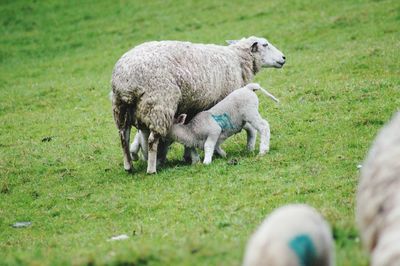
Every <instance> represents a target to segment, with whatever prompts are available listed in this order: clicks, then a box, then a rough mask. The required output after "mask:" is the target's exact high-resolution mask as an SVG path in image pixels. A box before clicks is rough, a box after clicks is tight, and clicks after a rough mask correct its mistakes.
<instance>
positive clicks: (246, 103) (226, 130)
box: [168, 83, 278, 164]
mask: <svg viewBox="0 0 400 266" xmlns="http://www.w3.org/2000/svg"><path fill="white" fill-rule="evenodd" d="M256 90H262V91H263V92H264V93H265V94H267V95H268V96H270V97H271V98H272V99H273V100H275V101H278V100H277V99H276V98H275V97H274V96H273V95H271V94H270V93H268V92H267V91H265V90H264V89H263V88H261V87H260V85H259V84H257V83H250V84H248V85H246V86H245V87H243V88H240V89H237V90H235V91H233V92H231V93H230V94H229V95H228V96H227V97H226V98H225V99H223V100H222V101H220V102H219V103H217V104H216V105H215V106H214V107H212V108H211V109H209V110H207V111H203V112H200V113H198V114H197V115H196V116H195V117H194V118H193V119H192V120H191V121H190V122H189V123H188V124H186V125H185V124H184V122H185V119H186V114H181V115H180V116H178V118H177V120H176V121H175V123H174V124H173V125H172V127H171V130H170V131H169V133H168V137H169V138H171V139H173V140H175V141H178V142H180V143H182V144H184V145H185V147H190V148H204V161H203V163H204V164H209V163H211V161H212V156H213V154H214V150H215V151H216V152H217V153H218V154H219V155H220V156H222V157H225V156H226V153H225V151H224V150H222V148H221V146H220V145H221V144H222V143H223V142H224V141H225V140H226V139H227V138H229V137H230V136H232V135H234V134H236V133H238V132H240V131H241V130H242V129H243V128H244V129H245V130H246V132H247V136H248V139H247V148H248V149H249V150H251V151H252V150H254V146H255V143H256V130H257V131H258V132H259V133H260V139H261V140H260V152H259V154H260V155H264V154H265V153H266V152H268V151H269V140H270V129H269V124H268V122H267V121H265V120H264V119H262V117H261V115H260V113H259V112H258V98H257V95H256V94H255V91H256ZM192 151H193V150H192ZM192 154H193V155H194V158H193V159H192V162H193V161H196V155H195V153H194V151H193V153H192Z"/></svg>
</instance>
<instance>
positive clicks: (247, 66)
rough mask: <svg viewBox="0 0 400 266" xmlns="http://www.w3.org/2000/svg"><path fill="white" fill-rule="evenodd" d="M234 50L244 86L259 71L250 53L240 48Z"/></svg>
mask: <svg viewBox="0 0 400 266" xmlns="http://www.w3.org/2000/svg"><path fill="white" fill-rule="evenodd" d="M235 50H236V54H237V55H238V57H239V61H240V67H241V69H242V78H243V82H244V84H248V83H250V82H251V81H252V80H253V77H254V75H255V74H256V73H257V72H258V71H259V68H258V67H257V64H256V62H255V58H253V56H252V55H251V52H250V51H248V50H244V49H241V48H236V49H235Z"/></svg>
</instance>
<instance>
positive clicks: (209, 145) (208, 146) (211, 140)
mask: <svg viewBox="0 0 400 266" xmlns="http://www.w3.org/2000/svg"><path fill="white" fill-rule="evenodd" d="M217 141H218V137H215V136H212V135H211V136H208V137H207V140H206V142H205V143H204V161H203V163H204V164H210V163H211V161H212V157H213V154H214V149H215V146H216V143H217Z"/></svg>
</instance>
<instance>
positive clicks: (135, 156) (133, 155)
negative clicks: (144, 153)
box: [131, 152, 139, 162]
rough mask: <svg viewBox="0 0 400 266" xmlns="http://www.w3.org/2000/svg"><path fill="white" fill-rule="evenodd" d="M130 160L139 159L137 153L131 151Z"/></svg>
mask: <svg viewBox="0 0 400 266" xmlns="http://www.w3.org/2000/svg"><path fill="white" fill-rule="evenodd" d="M131 157H132V161H135V162H136V161H139V155H138V154H137V153H133V152H131Z"/></svg>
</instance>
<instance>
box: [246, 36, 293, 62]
mask: <svg viewBox="0 0 400 266" xmlns="http://www.w3.org/2000/svg"><path fill="white" fill-rule="evenodd" d="M252 51H253V52H258V53H260V54H261V60H262V67H275V68H281V67H283V65H284V64H285V62H286V57H285V55H284V54H283V53H282V52H281V51H279V50H278V49H277V48H276V47H275V46H273V45H272V44H271V43H270V42H268V41H267V40H266V39H264V38H257V39H256V40H255V42H254V43H253V46H252Z"/></svg>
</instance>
